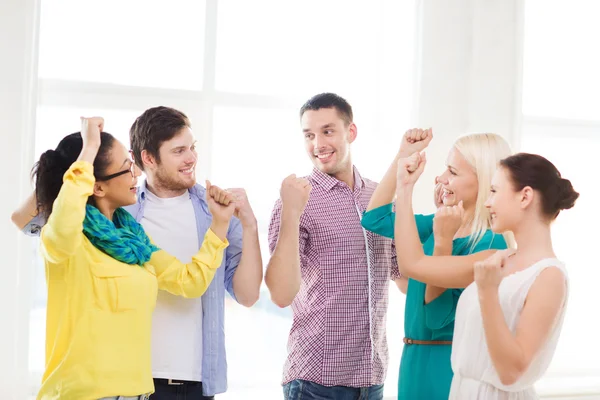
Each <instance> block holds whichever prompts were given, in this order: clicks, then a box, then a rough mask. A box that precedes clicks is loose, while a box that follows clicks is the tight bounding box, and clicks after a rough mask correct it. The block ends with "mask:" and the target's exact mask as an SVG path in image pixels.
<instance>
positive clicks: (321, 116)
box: [301, 108, 357, 178]
mask: <svg viewBox="0 0 600 400" xmlns="http://www.w3.org/2000/svg"><path fill="white" fill-rule="evenodd" d="M301 124H302V132H303V133H304V140H305V148H306V152H307V154H308V156H309V157H310V159H311V161H312V163H313V165H314V166H315V167H316V168H317V169H319V170H320V171H321V172H324V173H326V174H328V175H331V176H334V177H336V178H338V177H339V175H340V174H341V173H343V172H344V171H347V170H348V169H351V168H352V161H351V157H350V144H351V143H352V142H353V141H354V140H355V139H356V132H357V130H356V125H355V124H354V123H347V122H346V121H344V120H343V119H342V118H341V117H340V115H339V113H338V112H337V110H336V109H335V108H321V109H318V110H307V111H306V112H304V114H302V118H301Z"/></svg>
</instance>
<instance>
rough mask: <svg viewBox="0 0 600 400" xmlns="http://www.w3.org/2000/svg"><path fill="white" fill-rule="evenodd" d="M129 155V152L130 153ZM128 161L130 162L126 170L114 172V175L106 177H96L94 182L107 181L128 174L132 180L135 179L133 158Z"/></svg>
mask: <svg viewBox="0 0 600 400" xmlns="http://www.w3.org/2000/svg"><path fill="white" fill-rule="evenodd" d="M130 153H131V151H130ZM132 156H133V154H132ZM129 161H130V162H131V165H130V166H129V168H127V169H126V170H124V171H119V172H115V173H114V174H110V175H106V176H99V177H96V180H97V181H109V180H111V179H113V178H116V177H118V176H121V175H125V174H126V173H128V172H129V173H130V174H131V177H132V178H135V162H134V161H133V157H132V158H131V159H130V160H129Z"/></svg>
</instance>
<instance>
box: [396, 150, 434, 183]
mask: <svg viewBox="0 0 600 400" xmlns="http://www.w3.org/2000/svg"><path fill="white" fill-rule="evenodd" d="M426 162H427V159H426V158H425V152H423V153H414V154H413V155H411V156H410V157H407V158H401V159H399V160H398V172H397V174H396V179H397V184H398V186H407V185H414V184H415V183H416V182H417V180H418V179H419V177H420V176H421V174H422V173H423V170H424V169H425V163H426Z"/></svg>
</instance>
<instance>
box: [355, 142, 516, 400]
mask: <svg viewBox="0 0 600 400" xmlns="http://www.w3.org/2000/svg"><path fill="white" fill-rule="evenodd" d="M430 140H431V131H430V130H428V131H422V130H411V131H408V132H407V133H406V134H405V136H404V138H403V143H402V145H401V148H400V152H399V153H398V156H397V157H396V158H395V160H394V162H393V164H392V165H391V166H390V168H389V169H388V172H387V173H386V175H385V176H384V178H383V179H382V181H381V183H380V184H379V186H378V188H377V190H376V191H375V193H374V194H373V197H372V198H371V202H370V204H369V208H368V211H367V212H366V213H365V214H364V216H363V219H362V224H363V226H364V227H365V229H368V230H371V231H373V232H375V233H378V234H380V235H382V236H386V237H391V238H394V237H395V236H396V235H397V236H396V237H397V239H396V242H397V245H396V248H397V249H398V247H399V243H398V242H399V241H402V242H404V241H405V240H407V239H408V241H409V242H411V240H413V241H414V240H418V241H419V243H420V244H421V245H422V250H421V254H419V255H418V256H419V257H413V258H412V259H410V258H409V260H408V261H410V262H415V263H416V264H417V265H416V267H418V268H420V269H422V270H423V271H419V273H421V275H422V278H425V279H419V280H416V279H410V278H417V277H416V276H410V278H409V279H408V287H407V289H406V305H405V313H404V332H405V337H404V339H403V341H404V343H405V344H404V349H403V352H402V359H401V363H400V376H399V379H398V399H406V400H418V399H426V400H438V399H440V400H441V399H444V400H446V399H447V398H448V395H449V392H450V383H451V381H452V369H451V367H450V353H451V348H452V346H451V343H452V334H453V331H454V315H455V311H456V304H457V302H458V298H459V296H460V294H461V292H462V290H463V288H465V287H466V286H468V284H469V283H471V282H472V281H473V273H472V264H473V263H474V262H475V261H478V260H480V259H485V258H487V257H488V256H489V255H490V254H491V253H493V251H494V250H499V249H505V248H506V241H505V238H504V237H503V236H502V235H496V234H494V233H493V232H492V231H491V230H490V229H489V228H490V216H489V213H487V210H486V208H485V206H484V203H485V200H486V199H487V194H488V193H489V190H490V183H491V177H492V175H493V172H494V171H495V169H496V166H497V163H498V162H499V161H500V160H501V159H502V158H504V157H506V156H508V155H509V154H510V149H509V147H508V145H507V144H506V142H505V141H504V140H503V139H502V138H501V137H499V136H497V135H491V134H477V135H469V136H465V137H462V138H460V139H459V140H458V141H457V142H456V143H455V144H454V146H453V147H452V149H451V151H450V153H449V155H448V160H447V169H446V171H445V172H444V173H443V174H442V175H441V176H440V177H439V178H438V179H437V180H436V182H439V186H438V188H437V189H438V190H440V192H439V198H440V200H441V203H442V204H437V205H439V208H438V211H437V212H436V214H435V215H414V217H413V216H412V215H413V212H412V204H411V203H410V202H400V204H399V203H398V202H397V203H396V206H397V207H398V206H399V205H401V206H402V208H403V210H402V211H403V214H408V212H410V214H411V219H412V221H414V222H412V221H411V224H407V225H412V227H414V226H416V231H414V230H410V229H406V230H404V231H406V233H404V232H403V231H402V230H400V229H396V214H395V213H394V211H393V207H392V204H391V201H392V200H393V197H394V193H395V192H396V186H397V185H396V181H397V175H398V174H397V168H398V161H399V160H401V159H403V158H406V157H408V156H409V155H410V154H411V153H414V152H418V151H420V150H422V149H423V148H424V147H425V146H427V144H428V143H429V141H430ZM481 155H487V156H488V157H481ZM480 158H485V159H480ZM401 186H404V185H401ZM437 193H438V192H437V191H436V198H438V195H437ZM403 197H404V198H406V197H409V195H408V194H406V193H405V194H404V195H403ZM410 197H412V191H411V192H410ZM463 205H464V207H463ZM398 210H400V209H399V208H398ZM398 231H400V234H398ZM409 236H412V237H410V238H409ZM397 251H398V261H399V262H398V264H399V267H400V268H401V270H406V268H403V267H405V264H406V261H407V260H405V257H402V255H401V254H400V253H401V252H400V250H397ZM432 256H433V257H432ZM444 256H445V257H444ZM448 256H468V257H460V258H459V257H454V259H453V258H452V257H448ZM421 257H422V258H424V260H423V259H422V258H421ZM457 259H460V260H461V261H460V263H461V265H466V266H469V265H470V266H471V267H470V268H471V272H470V274H469V273H468V272H467V273H465V268H464V267H461V268H456V269H453V268H452V267H451V266H452V265H454V264H457ZM450 261H452V262H450ZM413 267H415V266H413ZM409 270H410V268H409ZM425 271H427V272H425ZM417 275H418V274H417ZM430 278H432V279H430ZM396 283H397V284H398V286H399V287H400V288H401V290H402V288H404V287H406V278H405V277H401V278H398V279H396ZM427 283H430V284H429V285H428V284H427ZM434 285H435V286H434ZM446 288H448V289H446ZM398 340H399V339H398Z"/></svg>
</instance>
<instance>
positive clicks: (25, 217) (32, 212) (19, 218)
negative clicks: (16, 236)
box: [10, 192, 38, 229]
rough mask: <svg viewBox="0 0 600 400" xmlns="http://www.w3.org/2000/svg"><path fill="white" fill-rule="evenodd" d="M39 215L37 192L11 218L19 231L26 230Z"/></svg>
mask: <svg viewBox="0 0 600 400" xmlns="http://www.w3.org/2000/svg"><path fill="white" fill-rule="evenodd" d="M37 214H38V212H37V200H36V197H35V192H33V193H31V194H30V195H29V196H28V197H27V199H25V201H24V202H23V203H21V205H20V206H19V208H17V209H16V210H15V211H14V212H13V213H12V214H11V216H10V219H11V220H12V222H13V224H15V226H16V227H17V228H19V229H23V228H25V226H27V224H28V223H29V222H30V221H31V220H32V218H34V217H35V216H36V215H37Z"/></svg>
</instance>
